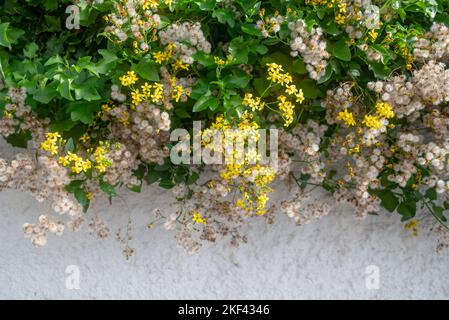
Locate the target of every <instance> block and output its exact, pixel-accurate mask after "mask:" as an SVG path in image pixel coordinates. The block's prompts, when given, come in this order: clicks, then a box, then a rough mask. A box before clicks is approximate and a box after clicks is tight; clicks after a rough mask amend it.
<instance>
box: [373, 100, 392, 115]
mask: <svg viewBox="0 0 449 320" xmlns="http://www.w3.org/2000/svg"><path fill="white" fill-rule="evenodd" d="M376 113H377V115H378V116H379V117H382V118H386V119H391V118H393V117H394V112H393V108H392V107H391V105H390V104H388V102H378V103H377V104H376Z"/></svg>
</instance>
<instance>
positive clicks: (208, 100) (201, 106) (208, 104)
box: [193, 95, 219, 112]
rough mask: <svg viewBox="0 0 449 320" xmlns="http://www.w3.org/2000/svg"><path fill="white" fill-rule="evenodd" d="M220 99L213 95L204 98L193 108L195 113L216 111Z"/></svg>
mask: <svg viewBox="0 0 449 320" xmlns="http://www.w3.org/2000/svg"><path fill="white" fill-rule="evenodd" d="M218 103H219V101H218V99H217V98H216V97H214V96H211V95H205V96H202V97H201V98H200V99H198V101H197V102H196V103H195V105H194V106H193V112H200V111H203V110H206V109H208V108H209V109H210V110H215V109H216V108H217V107H218Z"/></svg>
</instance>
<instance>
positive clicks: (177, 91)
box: [171, 86, 184, 102]
mask: <svg viewBox="0 0 449 320" xmlns="http://www.w3.org/2000/svg"><path fill="white" fill-rule="evenodd" d="M183 93H184V88H183V87H181V86H175V87H174V88H173V91H172V93H171V97H172V98H173V99H175V101H176V102H179V99H181V97H182V94H183Z"/></svg>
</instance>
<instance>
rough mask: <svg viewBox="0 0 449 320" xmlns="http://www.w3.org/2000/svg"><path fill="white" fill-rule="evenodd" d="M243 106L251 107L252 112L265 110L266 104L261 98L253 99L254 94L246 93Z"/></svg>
mask: <svg viewBox="0 0 449 320" xmlns="http://www.w3.org/2000/svg"><path fill="white" fill-rule="evenodd" d="M242 104H243V105H244V106H245V107H250V108H251V110H252V111H256V110H258V111H260V110H262V109H263V108H264V106H265V103H264V102H262V101H261V99H260V97H257V98H253V95H252V93H246V94H245V97H244V98H243V101H242Z"/></svg>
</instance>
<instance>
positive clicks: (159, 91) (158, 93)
mask: <svg viewBox="0 0 449 320" xmlns="http://www.w3.org/2000/svg"><path fill="white" fill-rule="evenodd" d="M153 89H154V91H153V93H152V94H151V101H152V102H160V101H162V98H163V97H164V86H163V85H162V83H155V84H153Z"/></svg>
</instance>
